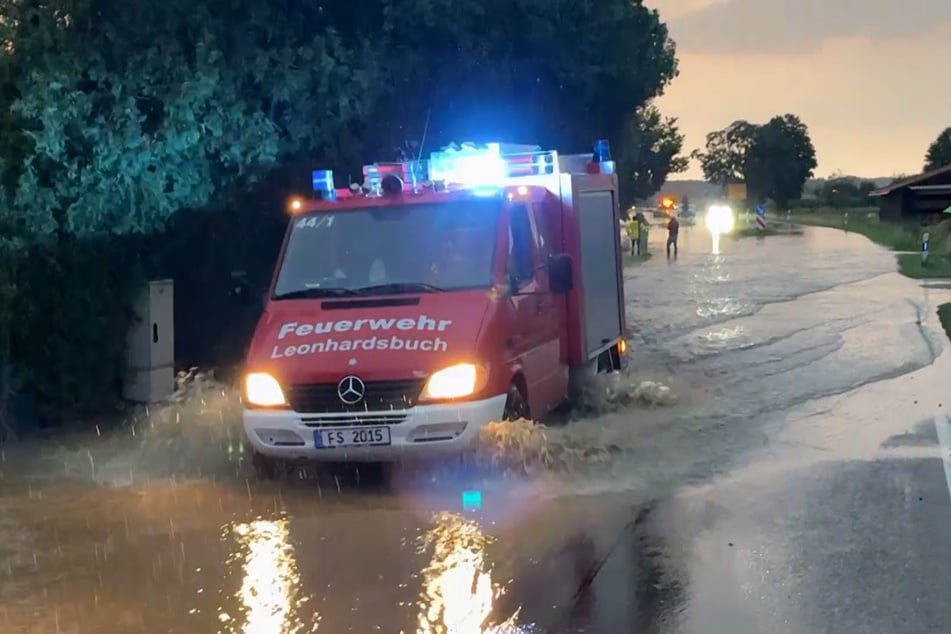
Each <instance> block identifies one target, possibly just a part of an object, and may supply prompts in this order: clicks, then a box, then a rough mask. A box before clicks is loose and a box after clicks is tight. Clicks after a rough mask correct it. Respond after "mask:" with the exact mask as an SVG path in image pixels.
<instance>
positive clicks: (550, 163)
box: [429, 143, 558, 188]
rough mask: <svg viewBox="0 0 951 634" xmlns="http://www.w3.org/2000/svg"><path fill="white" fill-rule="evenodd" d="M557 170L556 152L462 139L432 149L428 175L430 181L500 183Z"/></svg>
mask: <svg viewBox="0 0 951 634" xmlns="http://www.w3.org/2000/svg"><path fill="white" fill-rule="evenodd" d="M513 150H514V151H515V152H514V153H512V151H513ZM557 172H558V157H557V154H556V153H555V152H542V151H541V150H540V149H539V148H538V146H533V145H519V146H513V145H502V144H500V143H488V144H486V145H484V146H481V147H479V146H476V145H475V144H472V143H464V144H463V145H462V146H459V147H450V148H446V149H444V150H442V151H439V152H433V153H432V155H431V156H430V159H429V175H430V178H431V179H432V180H433V181H434V182H443V183H446V184H455V185H462V186H463V187H471V188H486V187H501V186H503V185H505V183H506V182H507V181H508V180H509V179H511V178H517V177H519V176H537V175H546V174H556V173H557Z"/></svg>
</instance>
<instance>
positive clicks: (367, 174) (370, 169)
mask: <svg viewBox="0 0 951 634" xmlns="http://www.w3.org/2000/svg"><path fill="white" fill-rule="evenodd" d="M387 176H395V177H397V178H399V179H400V181H401V182H402V183H403V184H404V185H409V186H410V188H411V189H412V190H413V191H415V190H416V189H417V188H418V187H419V186H420V185H422V184H423V183H425V182H427V181H428V180H429V172H428V169H427V165H426V161H403V162H402V163H374V164H373V165H364V166H363V185H364V187H366V188H367V189H369V190H370V191H371V192H373V193H374V194H376V195H380V194H381V193H382V188H383V179H384V178H386V177H387Z"/></svg>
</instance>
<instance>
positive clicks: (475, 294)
mask: <svg viewBox="0 0 951 634" xmlns="http://www.w3.org/2000/svg"><path fill="white" fill-rule="evenodd" d="M363 171H364V183H363V185H362V186H352V187H351V188H348V189H337V188H335V186H334V180H333V174H332V172H330V171H327V170H321V171H316V172H314V173H313V195H311V196H309V197H307V198H298V199H293V200H292V201H291V203H290V205H289V207H290V213H291V214H292V216H291V218H290V221H289V225H288V229H287V233H286V236H285V239H284V243H283V246H282V248H281V251H280V254H279V257H278V261H277V264H276V267H275V271H274V275H273V280H272V283H271V287H270V290H269V294H268V299H267V301H266V304H265V307H264V311H263V314H262V316H261V318H260V321H259V323H258V326H257V328H256V331H255V334H254V337H253V340H252V343H251V346H250V349H249V352H248V355H247V359H246V365H245V374H244V377H243V399H242V400H243V421H244V430H245V432H246V436H247V442H248V445H249V448H250V449H251V451H252V455H253V457H254V463H255V465H256V466H257V467H258V469H259V472H260V473H263V474H267V473H272V470H273V468H274V467H275V466H276V465H277V464H279V463H281V462H286V461H297V460H305V461H335V462H336V461H340V462H343V461H373V462H389V461H394V460H400V459H402V458H404V457H414V456H418V457H423V456H427V455H431V454H438V453H441V452H446V451H456V450H459V449H462V448H464V447H466V446H468V445H469V444H470V443H472V442H473V441H474V440H475V439H476V438H477V436H478V434H479V431H480V429H481V428H483V427H484V426H485V425H486V424H488V423H489V422H492V421H506V420H516V419H520V418H526V419H540V418H542V417H543V416H545V415H546V414H547V413H549V412H551V411H552V410H553V409H554V408H556V407H558V406H559V405H561V404H562V403H565V402H566V401H570V399H571V398H573V397H574V396H575V395H576V394H577V393H578V390H579V388H580V386H581V385H583V383H584V382H585V381H586V380H587V378H588V377H590V376H591V375H593V374H595V373H598V372H606V371H615V370H619V369H620V368H621V367H622V365H623V364H624V358H625V352H626V342H625V339H624V333H625V314H624V287H623V280H622V259H621V251H620V235H619V218H620V214H619V209H618V195H617V194H618V181H617V176H616V175H615V174H614V167H613V162H610V161H608V160H605V161H601V162H598V161H594V160H593V159H592V156H591V155H590V154H588V155H574V156H568V155H559V154H558V153H557V152H554V151H543V150H541V149H540V148H538V147H535V146H506V145H502V144H488V145H484V146H475V145H472V144H468V145H464V146H461V147H459V146H454V147H451V148H448V149H445V150H442V151H438V152H434V153H433V154H432V155H431V156H430V157H429V159H428V160H420V161H409V162H403V163H389V164H374V165H368V166H366V167H364V170H363Z"/></svg>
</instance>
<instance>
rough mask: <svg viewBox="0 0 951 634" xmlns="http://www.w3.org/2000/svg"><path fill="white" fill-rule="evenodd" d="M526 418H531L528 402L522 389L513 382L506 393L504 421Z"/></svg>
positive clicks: (503, 411)
mask: <svg viewBox="0 0 951 634" xmlns="http://www.w3.org/2000/svg"><path fill="white" fill-rule="evenodd" d="M520 418H524V419H526V420H531V412H530V411H529V409H528V403H527V402H526V401H525V397H524V396H523V395H522V390H520V389H519V387H518V385H516V384H515V383H512V384H511V385H509V390H508V392H507V393H506V395H505V409H503V410H502V420H503V421H513V420H519V419H520Z"/></svg>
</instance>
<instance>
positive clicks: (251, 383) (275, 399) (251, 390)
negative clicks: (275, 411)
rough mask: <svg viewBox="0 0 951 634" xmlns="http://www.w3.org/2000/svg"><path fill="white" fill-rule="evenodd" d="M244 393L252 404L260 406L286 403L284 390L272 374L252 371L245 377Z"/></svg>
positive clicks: (276, 405)
mask: <svg viewBox="0 0 951 634" xmlns="http://www.w3.org/2000/svg"><path fill="white" fill-rule="evenodd" d="M244 395H245V397H246V398H247V399H248V403H249V404H251V405H257V406H258V407H278V406H280V405H286V404H287V401H286V400H285V399H284V390H282V389H281V384H280V383H278V382H277V379H275V378H274V377H273V376H271V375H270V374H265V373H264V372H252V373H250V374H249V375H248V376H246V377H245V378H244Z"/></svg>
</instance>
